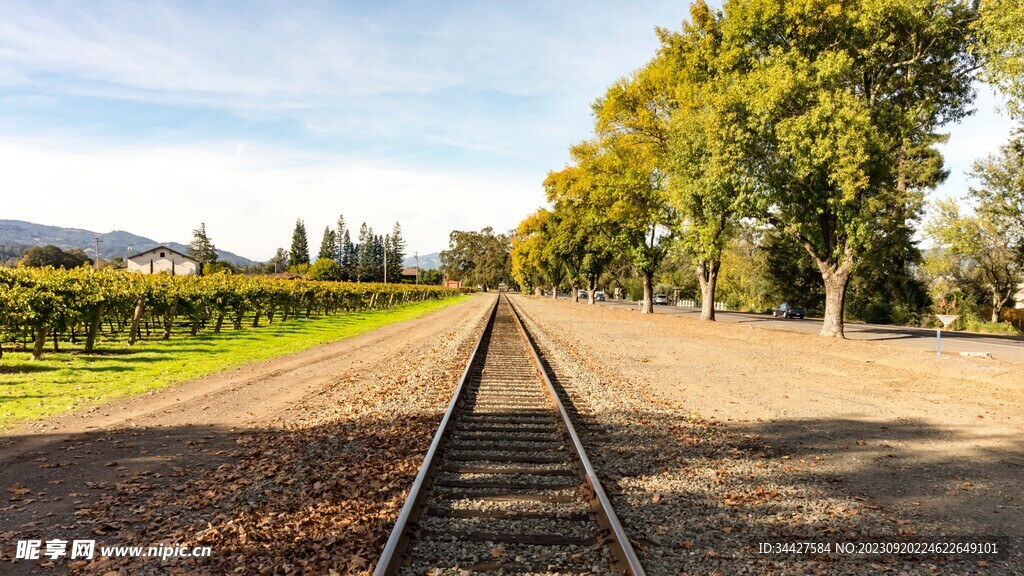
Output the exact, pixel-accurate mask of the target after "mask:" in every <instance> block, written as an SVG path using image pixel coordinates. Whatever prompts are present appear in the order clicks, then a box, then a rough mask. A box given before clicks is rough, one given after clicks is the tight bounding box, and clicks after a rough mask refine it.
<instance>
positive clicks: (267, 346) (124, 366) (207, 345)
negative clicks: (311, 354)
mask: <svg viewBox="0 0 1024 576" xmlns="http://www.w3.org/2000/svg"><path fill="white" fill-rule="evenodd" d="M467 298H469V296H459V297H455V298H448V299H446V300H442V301H436V300H434V301H427V302H417V303H414V304H408V305H405V306H400V307H397V308H394V309H391V310H373V311H369V312H358V313H351V314H338V315H336V316H326V317H320V318H311V319H308V320H306V319H302V318H300V319H289V320H288V322H284V323H282V322H275V323H274V324H271V325H264V326H263V327H261V328H256V329H252V328H246V329H245V330H241V331H234V330H231V329H230V325H228V327H226V328H225V330H224V331H223V332H222V333H220V334H213V333H208V334H207V333H204V334H200V335H198V336H194V337H190V336H181V337H173V338H171V339H170V340H166V341H163V340H153V341H143V342H139V343H136V345H135V346H131V347H129V346H128V345H127V344H126V343H124V342H116V341H112V342H100V343H98V345H97V349H96V352H95V353H93V354H85V353H83V352H82V351H81V346H78V347H74V346H70V345H63V344H62V350H61V352H56V353H55V352H52V351H48V352H47V353H46V354H44V355H43V357H42V359H41V360H37V361H33V360H32V359H31V358H32V356H31V354H29V353H28V352H10V351H8V350H5V351H4V357H3V359H2V360H0V429H2V428H9V427H10V426H11V425H13V424H15V423H17V422H20V421H22V420H25V419H29V418H40V417H43V416H50V415H54V414H60V413H62V412H67V411H69V410H74V409H76V408H80V407H82V406H83V405H89V404H96V403H99V402H102V401H104V400H110V399H113V398H119V397H122V396H129V395H132V394H139V393H142V392H147V391H149V390H153V389H156V388H163V387H166V386H169V385H172V384H175V383H178V382H184V381H186V380H190V379H193V378H196V377H198V376H202V375H204V374H210V373H212V372H218V371H220V370H225V369H228V368H232V367H235V366H238V365H241V364H245V363H247V362H253V361H257V360H266V359H268V358H275V357H278V356H283V355H286V354H291V353H294V352H299V351H302V350H306V349H309V348H313V347H316V346H319V345H321V344H326V343H328V342H334V341H337V340H342V339H345V338H351V337H353V336H357V335H359V334H364V333H366V332H370V331H372V330H375V329H377V328H380V327H382V326H386V325H388V324H394V323H396V322H403V321H405V320H412V319H414V318H419V317H420V316H423V315H425V314H429V313H430V312H433V311H435V310H440V309H441V308H446V307H448V306H451V305H453V304H457V303H459V302H464V301H465V300H466V299H467ZM264 322H265V320H264ZM76 348H77V349H76ZM48 350H49V349H48Z"/></svg>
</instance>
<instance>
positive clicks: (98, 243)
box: [92, 236, 100, 270]
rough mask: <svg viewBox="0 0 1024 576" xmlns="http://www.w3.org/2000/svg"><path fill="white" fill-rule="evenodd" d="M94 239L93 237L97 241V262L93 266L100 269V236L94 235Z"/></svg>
mask: <svg viewBox="0 0 1024 576" xmlns="http://www.w3.org/2000/svg"><path fill="white" fill-rule="evenodd" d="M92 239H93V241H95V242H96V262H95V264H94V265H93V267H94V268H96V269H97V270H99V269H100V237H99V236H93V237H92Z"/></svg>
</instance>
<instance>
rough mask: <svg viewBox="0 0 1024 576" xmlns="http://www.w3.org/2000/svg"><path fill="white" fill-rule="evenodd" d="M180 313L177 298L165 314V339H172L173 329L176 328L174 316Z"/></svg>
mask: <svg viewBox="0 0 1024 576" xmlns="http://www.w3.org/2000/svg"><path fill="white" fill-rule="evenodd" d="M177 313H178V299H177V298H175V299H174V300H173V301H172V302H171V309H170V310H168V311H167V315H166V316H164V336H163V339H164V340H170V339H171V330H172V329H173V328H174V316H175V314H177Z"/></svg>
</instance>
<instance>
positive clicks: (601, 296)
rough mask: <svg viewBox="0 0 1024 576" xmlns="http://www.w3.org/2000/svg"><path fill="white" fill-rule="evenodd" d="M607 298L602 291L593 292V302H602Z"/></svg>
mask: <svg viewBox="0 0 1024 576" xmlns="http://www.w3.org/2000/svg"><path fill="white" fill-rule="evenodd" d="M607 299H608V297H607V296H605V295H604V292H594V301H595V302H604V301H605V300H607Z"/></svg>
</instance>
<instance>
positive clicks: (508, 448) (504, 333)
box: [374, 295, 644, 576]
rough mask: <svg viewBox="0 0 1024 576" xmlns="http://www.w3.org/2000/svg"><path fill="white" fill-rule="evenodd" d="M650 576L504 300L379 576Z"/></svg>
mask: <svg viewBox="0 0 1024 576" xmlns="http://www.w3.org/2000/svg"><path fill="white" fill-rule="evenodd" d="M467 571H468V572H497V571H502V572H503V573H505V574H510V573H529V574H546V575H560V574H632V575H633V576H643V575H644V571H643V568H642V567H641V566H640V563H639V561H638V560H637V558H636V554H635V553H634V551H633V548H632V546H631V545H630V543H629V540H628V538H627V537H626V534H625V532H624V531H623V529H622V526H621V525H620V524H619V521H618V518H617V517H616V516H615V512H614V510H613V509H612V507H611V503H610V502H609V501H608V497H607V496H606V495H605V492H604V490H603V489H602V487H601V484H600V481H599V480H598V478H597V475H596V474H595V473H594V470H593V467H592V466H591V464H590V460H589V459H588V458H587V456H586V453H585V451H584V450H583V445H582V444H581V443H580V439H579V437H578V435H577V434H576V431H575V429H574V428H573V424H572V421H571V419H570V414H569V412H568V411H567V410H566V408H565V406H564V405H563V403H562V401H561V399H560V398H559V395H558V393H557V391H556V389H555V387H554V385H553V384H552V382H551V379H550V378H549V377H548V375H547V374H546V373H545V371H544V368H543V365H542V363H541V362H540V357H539V355H538V354H537V351H536V349H535V347H534V346H533V344H532V342H531V341H530V339H529V337H528V335H527V332H526V329H525V327H524V325H523V323H522V321H521V320H520V318H519V316H518V313H517V312H516V310H515V309H514V308H513V306H512V304H511V302H510V301H509V299H508V298H507V297H505V296H504V295H499V297H498V300H497V301H496V302H495V304H494V307H493V308H492V310H491V316H490V319H489V321H488V323H487V326H486V328H485V329H484V331H483V333H482V334H481V335H480V339H479V340H478V342H477V345H476V348H475V350H474V351H473V354H472V355H471V357H470V360H469V363H468V364H467V365H466V369H465V371H464V372H463V374H462V378H461V380H460V381H459V385H458V387H457V388H456V391H455V395H454V396H453V398H452V401H451V403H450V404H449V406H448V410H447V411H446V412H445V415H444V417H443V418H442V420H441V425H440V427H439V428H438V431H437V434H436V435H435V436H434V440H433V442H432V443H431V445H430V449H429V450H428V452H427V456H426V458H425V459H424V461H423V466H422V467H421V469H420V471H419V474H418V475H417V477H416V481H415V482H414V484H413V487H412V489H411V490H410V491H409V496H408V498H407V500H406V502H405V505H404V506H403V508H402V511H401V513H400V514H399V517H398V521H397V522H396V523H395V527H394V529H393V530H392V532H391V537H390V538H389V539H388V542H387V545H386V546H385V548H384V552H383V553H382V555H381V558H380V560H379V561H378V563H377V567H376V569H375V571H374V576H386V575H393V574H399V575H413V574H416V575H422V574H426V573H430V574H432V575H434V576H440V575H444V574H465V573H466V572H467Z"/></svg>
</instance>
